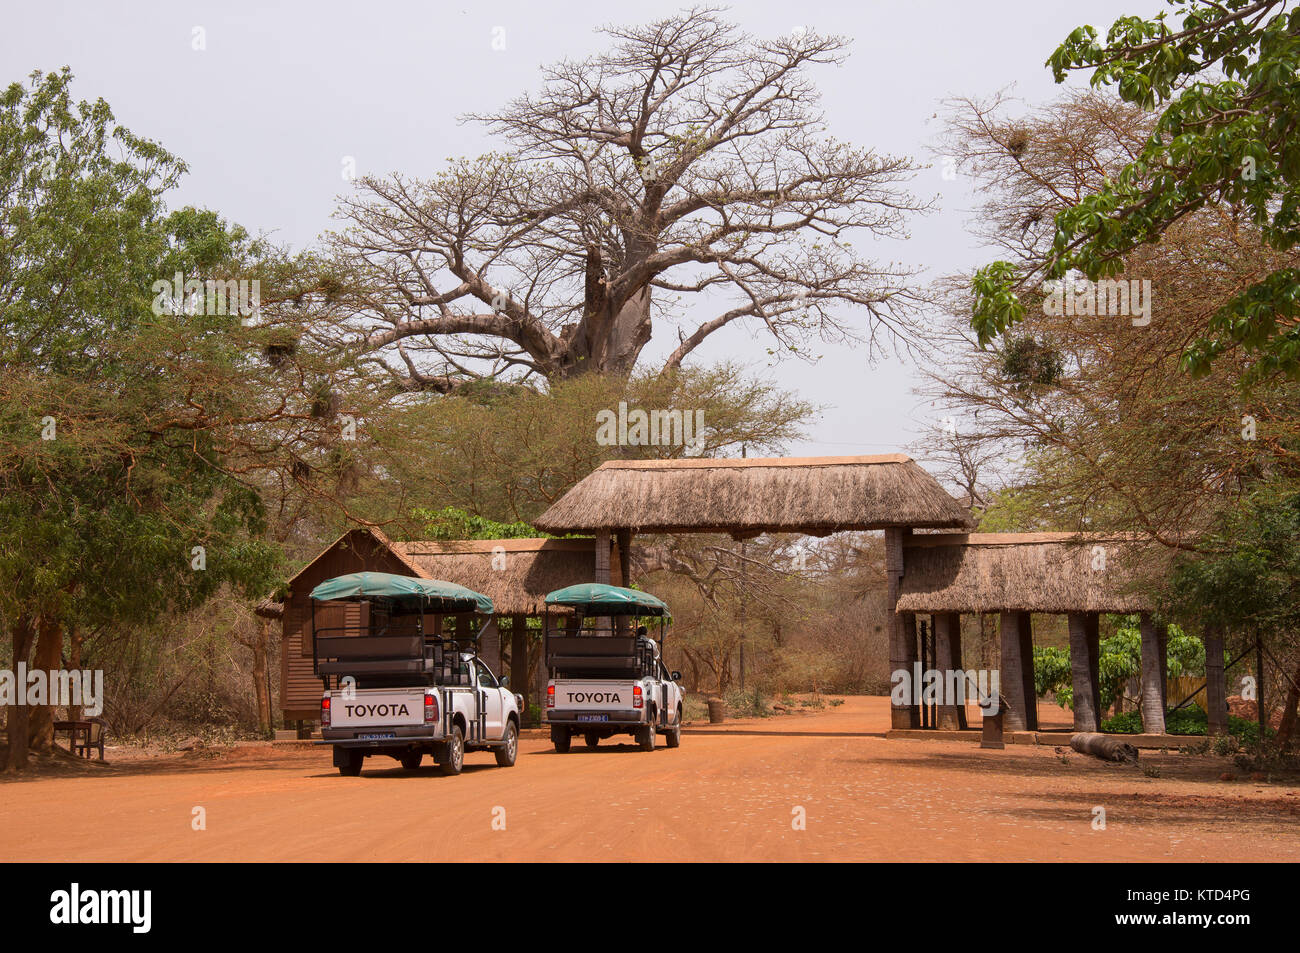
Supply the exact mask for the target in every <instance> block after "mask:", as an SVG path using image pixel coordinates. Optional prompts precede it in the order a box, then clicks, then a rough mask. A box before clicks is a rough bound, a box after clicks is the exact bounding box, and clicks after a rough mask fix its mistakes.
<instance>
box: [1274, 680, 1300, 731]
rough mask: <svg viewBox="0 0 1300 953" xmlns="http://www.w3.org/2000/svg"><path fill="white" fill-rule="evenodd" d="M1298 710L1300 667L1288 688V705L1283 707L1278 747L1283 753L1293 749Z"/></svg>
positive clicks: (1299, 704)
mask: <svg viewBox="0 0 1300 953" xmlns="http://www.w3.org/2000/svg"><path fill="white" fill-rule="evenodd" d="M1297 708H1300V665H1297V666H1296V670H1295V673H1294V674H1293V675H1292V676H1291V684H1290V685H1288V686H1287V691H1286V704H1284V705H1283V706H1282V723H1281V724H1280V725H1278V727H1277V746H1278V749H1279V750H1281V751H1287V750H1289V749H1290V747H1291V736H1292V735H1293V734H1295V725H1296V715H1297Z"/></svg>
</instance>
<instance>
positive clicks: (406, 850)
mask: <svg viewBox="0 0 1300 953" xmlns="http://www.w3.org/2000/svg"><path fill="white" fill-rule="evenodd" d="M886 705H887V700H886V699H875V698H872V699H852V698H851V699H848V701H847V704H845V705H844V706H841V707H840V708H835V709H830V710H828V711H826V712H825V713H818V714H807V715H792V716H786V717H780V718H770V719H756V720H754V721H751V722H748V723H733V725H732V727H734V728H736V729H740V730H745V731H767V732H770V734H764V735H756V734H743V735H742V734H737V735H732V736H730V737H729V736H727V735H720V734H700V735H692V734H689V733H688V734H686V735H684V736H683V739H682V746H681V747H680V748H678V749H676V750H671V751H670V750H668V749H666V748H664V747H663V742H662V739H661V741H660V747H659V749H658V750H656V751H655V752H654V753H653V754H650V753H643V752H639V751H637V750H635V749H634V748H632V747H630V746H625V747H621V748H620V747H614V746H612V745H611V746H609V747H604V746H602V747H601V748H600V749H599V750H597V751H595V752H588V751H587V750H586V749H585V748H584V747H583V746H582V745H581V743H578V744H575V746H574V749H573V752H572V753H571V754H568V755H557V754H554V753H553V752H552V751H551V749H550V746H549V744H548V743H547V742H545V741H542V740H540V739H528V740H525V741H524V742H523V743H522V744H521V746H520V757H519V763H518V764H517V765H516V766H515V767H514V768H509V769H502V768H497V767H496V766H495V764H494V763H493V760H492V756H491V755H490V754H475V755H471V756H470V757H469V758H468V759H467V764H466V768H465V773H464V774H463V775H461V776H460V777H458V778H444V777H441V776H440V775H439V774H438V773H437V769H436V768H434V767H432V766H426V767H424V768H422V769H421V770H420V771H419V772H417V773H414V774H408V773H406V772H404V771H402V770H401V769H400V768H398V767H397V766H396V762H394V761H391V760H389V759H383V760H380V759H371V760H368V761H367V769H366V771H365V773H364V774H363V775H362V776H361V777H360V778H343V777H339V776H338V774H337V773H336V772H335V771H334V769H333V768H332V767H331V765H330V756H329V752H328V749H319V750H304V749H301V748H288V749H284V748H275V749H273V748H271V747H270V746H261V747H248V748H240V749H235V750H233V751H225V752H219V753H216V755H215V756H210V757H184V758H183V757H177V758H169V759H163V760H158V761H153V762H142V763H127V764H124V765H123V766H121V767H118V768H116V769H113V770H112V771H111V772H106V773H105V775H104V776H86V777H49V778H41V779H36V780H20V781H11V782H8V783H3V784H0V859H2V860H5V861H12V860H61V861H145V860H148V861H157V860H164V861H166V860H211V861H225V860H246V861H284V860H305V861H313V860H316V861H323V860H344V861H346V860H451V861H472V860H564V861H569V860H723V861H726V860H979V861H995V860H1044V861H1053V860H1106V861H1114V860H1134V861H1160V860H1183V861H1214V860H1234V861H1253V860H1260V861H1296V860H1300V789H1298V788H1297V787H1295V786H1288V785H1283V784H1277V783H1273V784H1265V783H1257V782H1252V781H1247V780H1241V781H1235V782H1223V781H1220V780H1218V776H1219V774H1220V773H1221V772H1222V771H1224V770H1225V762H1223V761H1222V760H1220V759H1215V758H1203V757H1190V756H1182V755H1174V754H1171V755H1160V754H1157V753H1151V754H1148V753H1144V754H1143V759H1144V761H1148V762H1150V763H1153V764H1156V765H1159V767H1160V769H1161V775H1162V776H1161V777H1160V778H1149V777H1146V776H1144V775H1143V773H1142V772H1141V771H1140V770H1138V769H1137V768H1135V767H1132V766H1117V765H1106V764H1102V763H1100V762H1096V761H1094V760H1092V759H1089V758H1086V757H1084V756H1082V755H1077V754H1073V753H1070V754H1067V755H1066V758H1067V761H1068V763H1062V761H1061V756H1060V755H1058V754H1056V753H1055V752H1054V751H1053V749H1052V748H1049V747H1029V746H1009V747H1008V748H1007V749H1006V750H1005V751H981V750H979V749H978V748H976V747H974V746H973V745H970V744H965V743H954V742H931V741H922V742H915V741H887V740H885V739H884V738H881V737H866V736H858V737H850V736H844V735H826V736H821V737H818V736H808V735H805V734H803V733H804V732H814V731H819V730H820V731H826V732H841V731H880V730H883V728H884V720H885V717H886V714H885V712H886V708H885V706H886ZM792 732H799V734H792ZM1227 769H1230V767H1229V768H1227ZM195 807H202V808H204V809H205V811H206V823H207V829H206V830H201V831H196V830H193V829H192V828H191V818H192V816H193V809H194V808H195ZM1096 807H1102V808H1104V809H1105V811H1106V828H1105V830H1094V829H1093V819H1094V808H1096ZM797 808H802V809H803V810H804V812H805V813H806V829H804V830H796V829H794V828H793V826H792V821H793V820H794V819H795V817H796V814H797V811H796V809H797ZM494 819H495V820H497V822H498V823H497V825H496V826H497V827H499V826H500V821H501V820H502V819H504V826H505V829H504V830H499V829H495V828H494V823H493V822H494Z"/></svg>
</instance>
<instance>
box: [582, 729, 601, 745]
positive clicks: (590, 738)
mask: <svg viewBox="0 0 1300 953" xmlns="http://www.w3.org/2000/svg"><path fill="white" fill-rule="evenodd" d="M583 740H584V741H586V742H587V747H588V748H595V747H597V746H598V745H599V744H600V735H598V734H596V733H595V732H594V731H589V732H587V734H586V735H585V736H584V737H583Z"/></svg>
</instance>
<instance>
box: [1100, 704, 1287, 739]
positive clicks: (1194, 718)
mask: <svg viewBox="0 0 1300 953" xmlns="http://www.w3.org/2000/svg"><path fill="white" fill-rule="evenodd" d="M1208 726H1209V718H1208V716H1207V715H1206V714H1205V712H1204V711H1202V710H1201V709H1199V708H1197V707H1196V706H1194V705H1191V706H1188V707H1187V708H1179V709H1176V710H1175V709H1172V708H1171V709H1169V711H1167V712H1165V731H1167V732H1168V733H1169V734H1171V735H1204V734H1206V733H1207V732H1208V731H1209V727H1208ZM1101 730H1102V731H1108V732H1113V733H1115V734H1121V735H1137V734H1141V733H1142V713H1141V712H1140V711H1126V712H1121V713H1120V714H1118V715H1114V716H1112V717H1110V718H1107V719H1106V720H1105V721H1103V722H1102V723H1101ZM1272 733H1273V731H1272V729H1269V734H1270V735H1271V734H1272ZM1228 734H1230V735H1232V736H1233V737H1235V738H1236V739H1237V741H1238V742H1239V743H1240V744H1242V745H1247V746H1248V745H1256V744H1258V743H1259V724H1258V722H1254V721H1249V720H1247V719H1245V718H1238V717H1237V716H1236V715H1229V716H1228Z"/></svg>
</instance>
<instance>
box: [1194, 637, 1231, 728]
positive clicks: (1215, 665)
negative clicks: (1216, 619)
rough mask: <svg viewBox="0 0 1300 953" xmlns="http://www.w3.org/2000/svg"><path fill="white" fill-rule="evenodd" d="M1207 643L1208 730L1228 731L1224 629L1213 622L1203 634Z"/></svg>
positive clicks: (1206, 698) (1206, 689) (1206, 699)
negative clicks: (1224, 669) (1224, 668)
mask: <svg viewBox="0 0 1300 953" xmlns="http://www.w3.org/2000/svg"><path fill="white" fill-rule="evenodd" d="M1201 641H1202V642H1204V643H1205V705H1206V713H1207V716H1208V718H1207V721H1208V725H1207V728H1206V730H1207V732H1208V733H1209V734H1211V735H1226V734H1227V733H1228V684H1227V681H1226V680H1225V677H1224V671H1223V629H1222V628H1220V627H1219V626H1217V625H1214V624H1211V625H1207V626H1206V627H1205V631H1204V632H1203V633H1202V635H1201Z"/></svg>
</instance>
